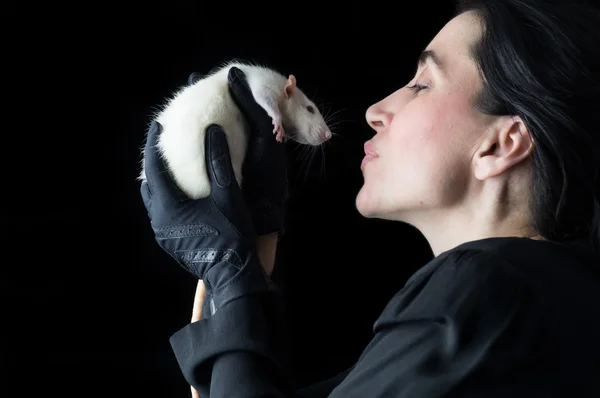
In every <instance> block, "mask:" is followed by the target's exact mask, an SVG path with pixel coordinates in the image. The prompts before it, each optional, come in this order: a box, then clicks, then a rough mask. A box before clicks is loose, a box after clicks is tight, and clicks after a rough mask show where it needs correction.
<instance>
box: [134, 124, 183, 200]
mask: <svg viewBox="0 0 600 398" xmlns="http://www.w3.org/2000/svg"><path fill="white" fill-rule="evenodd" d="M161 132H162V126H161V124H160V123H158V122H157V121H153V122H152V124H151V126H150V129H149V130H148V137H147V139H146V147H145V149H144V158H145V160H144V161H145V167H144V169H145V172H146V180H147V183H148V185H149V186H148V189H149V190H150V192H152V194H153V196H155V197H163V198H165V199H173V200H184V199H185V198H186V196H185V194H184V193H183V192H182V191H181V190H180V189H179V188H178V187H177V185H176V184H175V182H174V181H173V180H172V179H171V175H170V173H169V170H168V169H167V166H166V164H165V162H164V161H163V159H162V156H161V155H160V153H159V150H158V147H157V143H158V137H159V135H160V133H161Z"/></svg>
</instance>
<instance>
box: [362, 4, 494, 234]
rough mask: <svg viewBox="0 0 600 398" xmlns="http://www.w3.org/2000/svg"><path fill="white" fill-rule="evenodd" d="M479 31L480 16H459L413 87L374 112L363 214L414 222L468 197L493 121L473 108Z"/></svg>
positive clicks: (478, 84)
mask: <svg viewBox="0 0 600 398" xmlns="http://www.w3.org/2000/svg"><path fill="white" fill-rule="evenodd" d="M480 34H481V28H480V26H479V24H478V21H477V19H476V16H475V15H474V14H472V13H464V14H461V15H459V16H457V17H456V18H454V19H452V20H451V21H450V22H449V23H448V24H447V25H446V26H445V27H444V28H443V29H442V30H441V31H440V32H439V33H438V34H437V36H436V37H435V38H434V39H433V40H432V41H431V43H430V44H429V45H428V46H427V49H426V51H430V52H432V53H433V54H435V56H434V58H431V57H427V58H424V60H423V61H424V62H423V64H421V65H419V68H418V70H417V73H416V75H415V77H414V78H413V80H411V81H410V83H409V84H408V86H407V87H403V88H401V89H399V90H398V91H396V92H394V93H392V94H391V95H389V96H388V97H386V98H384V99H383V100H381V101H379V102H377V103H376V104H373V105H372V106H371V107H369V109H368V110H367V113H366V118H367V122H368V123H369V125H370V126H371V127H372V128H373V129H374V130H375V131H376V134H375V136H374V137H373V138H372V139H371V140H370V141H368V142H367V144H366V149H367V152H369V151H374V153H376V156H375V157H374V158H371V159H370V160H369V161H368V162H367V163H366V164H364V167H362V170H363V175H364V185H363V187H362V188H361V190H360V192H359V193H358V196H357V198H356V206H357V209H358V210H359V212H360V213H361V214H362V215H364V216H366V217H377V218H384V219H396V220H402V221H406V222H409V223H412V222H413V221H414V220H413V218H416V216H417V214H434V212H435V211H437V210H440V209H443V208H451V207H453V206H455V205H456V204H457V203H459V202H460V201H461V200H462V199H463V196H464V193H465V190H466V187H467V186H468V184H469V181H470V178H472V177H471V174H472V173H471V172H470V161H471V158H472V157H473V151H474V148H475V145H476V141H477V140H478V138H479V137H480V136H481V134H482V133H483V132H484V131H485V129H486V126H487V125H488V124H489V123H490V120H489V118H488V117H486V116H484V115H482V114H479V113H478V112H477V111H476V110H475V109H474V107H473V105H472V99H473V97H474V95H475V94H476V93H477V91H478V90H479V88H480V87H481V79H480V77H479V72H478V70H477V68H476V65H475V63H474V61H473V60H472V59H470V57H469V46H470V44H471V43H473V42H474V41H475V40H477V39H478V38H479V36H480ZM425 54H428V52H425ZM436 61H437V62H436ZM414 85H416V86H417V87H422V89H419V90H417V91H413V89H411V88H409V86H414ZM369 146H370V148H367V147H369Z"/></svg>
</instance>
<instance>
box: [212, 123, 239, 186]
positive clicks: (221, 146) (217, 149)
mask: <svg viewBox="0 0 600 398" xmlns="http://www.w3.org/2000/svg"><path fill="white" fill-rule="evenodd" d="M204 146H205V148H206V169H207V170H208V175H209V178H210V181H211V185H212V191H219V190H227V189H229V187H230V186H231V185H233V184H237V181H236V180H235V176H234V173H233V166H232V164H231V154H230V153H229V145H228V143H227V137H226V136H225V132H224V131H223V128H222V127H221V126H218V125H216V124H213V125H210V126H208V128H207V129H206V137H205V143H204Z"/></svg>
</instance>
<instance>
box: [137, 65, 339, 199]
mask: <svg viewBox="0 0 600 398" xmlns="http://www.w3.org/2000/svg"><path fill="white" fill-rule="evenodd" d="M233 66H235V67H237V68H239V69H240V70H241V71H242V72H244V74H245V75H246V79H247V81H248V85H249V86H250V90H251V91H252V94H253V96H254V99H255V100H256V102H257V103H258V104H259V105H260V106H261V107H262V108H263V109H265V111H266V112H267V114H268V115H269V116H270V117H271V118H272V119H273V126H274V130H273V133H274V134H275V133H276V134H277V135H276V136H274V137H273V139H277V140H278V141H282V139H283V137H284V136H286V135H287V136H288V137H289V138H291V139H293V140H295V141H297V142H299V143H301V144H308V145H319V144H321V143H322V142H324V141H326V140H328V139H329V138H331V132H330V130H329V128H328V127H327V124H326V123H325V120H324V119H323V116H322V115H321V113H320V112H319V110H318V109H317V107H316V106H315V105H314V103H313V102H312V101H310V100H309V99H308V98H307V97H306V96H305V95H304V93H303V92H302V91H301V90H300V89H298V88H297V87H296V79H295V77H294V76H293V75H290V77H289V78H285V77H284V76H283V75H281V74H280V73H278V72H276V71H273V70H271V69H268V68H266V67H262V66H257V65H251V64H245V63H240V62H231V63H228V64H226V65H224V66H223V67H221V68H219V69H218V70H216V71H215V72H213V73H211V74H209V75H207V76H205V77H203V78H201V79H200V80H199V81H197V82H196V83H194V84H191V85H189V86H187V87H185V88H183V89H182V90H180V91H179V92H178V93H176V94H175V96H174V97H173V98H172V99H171V100H170V101H168V103H167V104H166V106H165V107H164V108H163V110H162V111H161V112H159V113H158V115H157V116H156V121H158V122H159V123H160V124H161V125H162V127H163V131H162V133H161V135H160V137H159V139H158V148H159V150H160V153H161V154H162V156H163V158H164V159H165V160H166V164H167V166H168V167H169V169H170V171H171V173H172V176H173V178H174V180H175V182H176V183H177V185H178V186H179V187H180V188H181V190H182V191H183V192H185V193H186V194H187V195H188V196H189V197H190V198H193V199H197V198H201V197H206V196H208V194H209V193H210V183H209V179H208V174H207V171H206V163H205V156H204V137H205V131H206V128H207V127H208V126H209V125H211V124H218V125H220V126H222V127H223V129H224V131H225V133H226V135H227V142H228V144H229V151H230V153H231V161H232V164H233V170H234V173H235V177H236V179H237V181H238V184H240V185H241V184H242V164H243V161H244V158H245V154H246V148H247V136H248V134H247V132H246V129H247V124H246V121H245V119H244V117H243V115H242V113H241V112H240V110H239V108H238V107H237V105H236V104H235V102H234V100H233V98H232V97H231V94H230V92H229V87H228V86H229V84H228V81H227V74H228V72H229V69H230V68H231V67H233ZM284 126H285V128H284ZM140 179H142V180H144V179H145V173H144V169H143V163H142V172H141V174H140Z"/></svg>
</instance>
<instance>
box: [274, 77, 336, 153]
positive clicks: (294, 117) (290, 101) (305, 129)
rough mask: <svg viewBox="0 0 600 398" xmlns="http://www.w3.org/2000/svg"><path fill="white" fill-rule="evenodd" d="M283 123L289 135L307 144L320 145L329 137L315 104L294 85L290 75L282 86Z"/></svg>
mask: <svg viewBox="0 0 600 398" xmlns="http://www.w3.org/2000/svg"><path fill="white" fill-rule="evenodd" d="M281 109H282V114H283V124H284V128H285V129H286V132H287V133H288V134H289V137H290V138H291V139H293V140H294V141H296V142H299V143H301V144H307V145H320V144H322V143H323V142H325V141H327V140H329V139H330V138H331V131H330V130H329V127H328V126H327V123H326V122H325V120H324V118H323V115H322V114H321V112H320V111H319V109H318V108H317V106H316V105H315V104H314V103H313V102H312V101H311V100H309V99H308V97H306V95H305V94H304V93H303V92H302V91H301V90H300V89H299V88H298V87H297V86H296V78H295V77H294V75H290V77H289V78H288V80H287V82H286V83H285V86H284V88H283V103H282V104H281Z"/></svg>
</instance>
